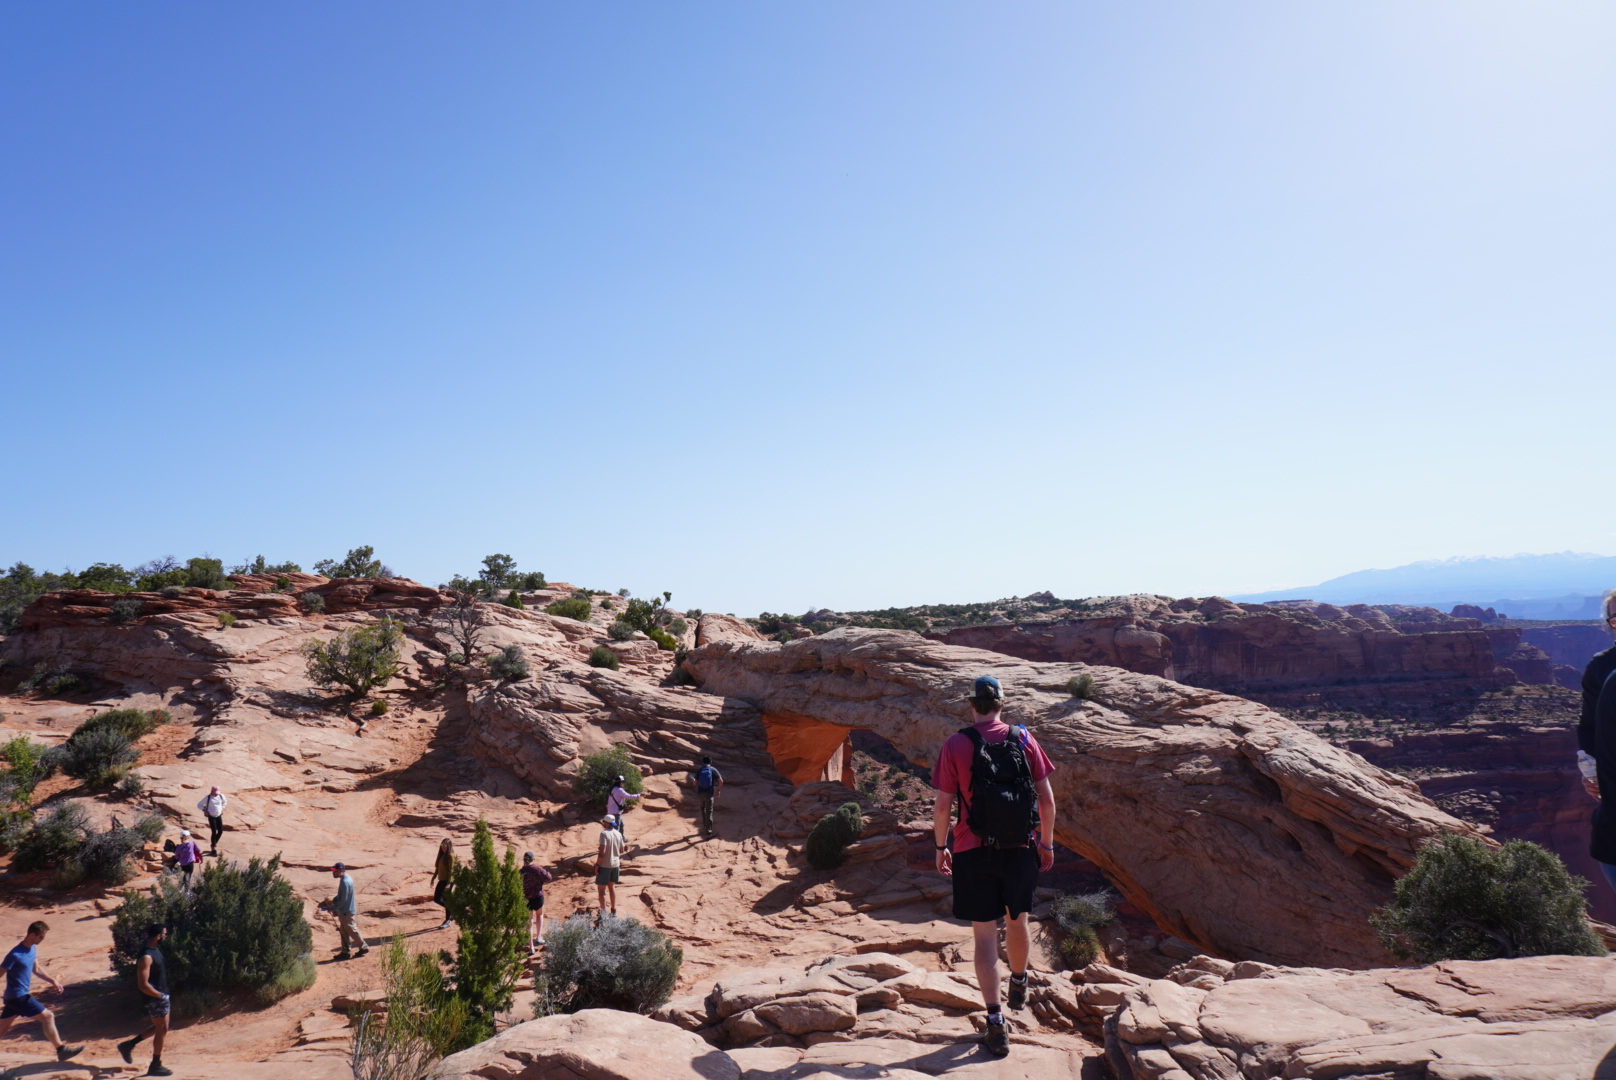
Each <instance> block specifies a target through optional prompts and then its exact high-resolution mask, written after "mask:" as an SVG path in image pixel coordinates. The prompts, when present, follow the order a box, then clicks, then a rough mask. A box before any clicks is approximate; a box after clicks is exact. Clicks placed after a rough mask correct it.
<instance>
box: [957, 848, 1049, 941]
mask: <svg viewBox="0 0 1616 1080" xmlns="http://www.w3.org/2000/svg"><path fill="white" fill-rule="evenodd" d="M1037 887H1038V852H1037V850H1036V849H1034V848H1033V847H1032V845H1030V844H1029V845H1027V846H1026V847H1019V848H1004V849H1002V850H1001V849H999V848H989V847H977V848H972V849H971V850H969V851H962V852H960V853H959V854H958V855H955V856H954V918H956V919H967V920H969V921H971V922H992V921H993V920H995V919H1001V918H1003V917H1004V915H1005V912H1006V911H1008V912H1009V913H1010V917H1011V918H1012V919H1014V918H1015V917H1016V916H1018V915H1022V914H1025V913H1026V912H1028V911H1031V910H1032V894H1033V890H1035V889H1036V888H1037Z"/></svg>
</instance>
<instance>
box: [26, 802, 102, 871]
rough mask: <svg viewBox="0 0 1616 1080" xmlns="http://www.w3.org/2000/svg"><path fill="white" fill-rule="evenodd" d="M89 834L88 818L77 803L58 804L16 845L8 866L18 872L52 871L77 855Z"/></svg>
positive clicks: (39, 819) (37, 821) (35, 823)
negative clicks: (15, 854)
mask: <svg viewBox="0 0 1616 1080" xmlns="http://www.w3.org/2000/svg"><path fill="white" fill-rule="evenodd" d="M89 831H90V815H89V814H88V813H87V812H86V811H85V809H84V807H83V806H81V805H80V804H79V803H76V802H67V803H59V804H58V805H57V806H55V807H53V808H52V809H51V812H50V813H48V814H46V815H45V816H44V817H42V818H38V819H36V820H35V821H34V824H33V827H32V828H30V829H29V830H28V832H27V833H26V834H25V835H24V836H23V838H22V840H21V842H19V843H18V844H17V856H16V858H14V859H13V860H12V862H11V865H12V867H13V868H14V869H17V870H52V869H55V868H56V867H58V866H63V865H65V864H66V863H68V862H69V861H71V860H72V858H73V856H74V855H76V854H78V850H79V848H80V847H82V846H83V845H84V838H85V836H86V835H88V833H89Z"/></svg>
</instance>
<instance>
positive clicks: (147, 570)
mask: <svg viewBox="0 0 1616 1080" xmlns="http://www.w3.org/2000/svg"><path fill="white" fill-rule="evenodd" d="M132 573H133V574H134V577H135V587H136V588H137V589H139V590H140V591H141V592H158V591H161V592H163V593H164V594H165V595H166V594H167V592H168V590H169V589H179V590H181V591H183V590H185V589H228V588H230V579H229V578H227V577H226V576H225V573H224V563H223V562H222V561H221V560H219V559H209V558H206V557H201V556H199V557H197V558H195V559H187V560H186V561H185V565H184V566H181V565H180V564H179V563H177V562H175V561H174V560H173V559H167V558H165V559H153V560H152V561H151V562H149V563H144V564H142V565H140V566H137V567H135V569H134V570H133V571H132Z"/></svg>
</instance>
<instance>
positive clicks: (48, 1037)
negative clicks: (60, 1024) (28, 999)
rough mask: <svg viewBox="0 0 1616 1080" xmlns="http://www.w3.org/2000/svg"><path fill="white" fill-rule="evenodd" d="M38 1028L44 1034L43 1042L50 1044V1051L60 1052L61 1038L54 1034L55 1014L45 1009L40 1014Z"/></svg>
mask: <svg viewBox="0 0 1616 1080" xmlns="http://www.w3.org/2000/svg"><path fill="white" fill-rule="evenodd" d="M39 1028H40V1030H41V1031H43V1032H44V1033H45V1041H46V1042H48V1043H50V1044H51V1048H52V1049H55V1050H60V1049H61V1048H62V1037H61V1036H60V1035H58V1034H56V1014H55V1013H53V1012H51V1011H50V1010H49V1009H46V1010H45V1011H44V1012H42V1013H40V1014H39Z"/></svg>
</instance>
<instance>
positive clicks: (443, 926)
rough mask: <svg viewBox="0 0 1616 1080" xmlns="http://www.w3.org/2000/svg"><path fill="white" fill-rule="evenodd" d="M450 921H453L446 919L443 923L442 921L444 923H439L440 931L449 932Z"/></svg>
mask: <svg viewBox="0 0 1616 1080" xmlns="http://www.w3.org/2000/svg"><path fill="white" fill-rule="evenodd" d="M450 921H451V920H449V919H444V920H443V921H442V922H440V923H439V924H438V929H439V930H447V929H449V923H450Z"/></svg>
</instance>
